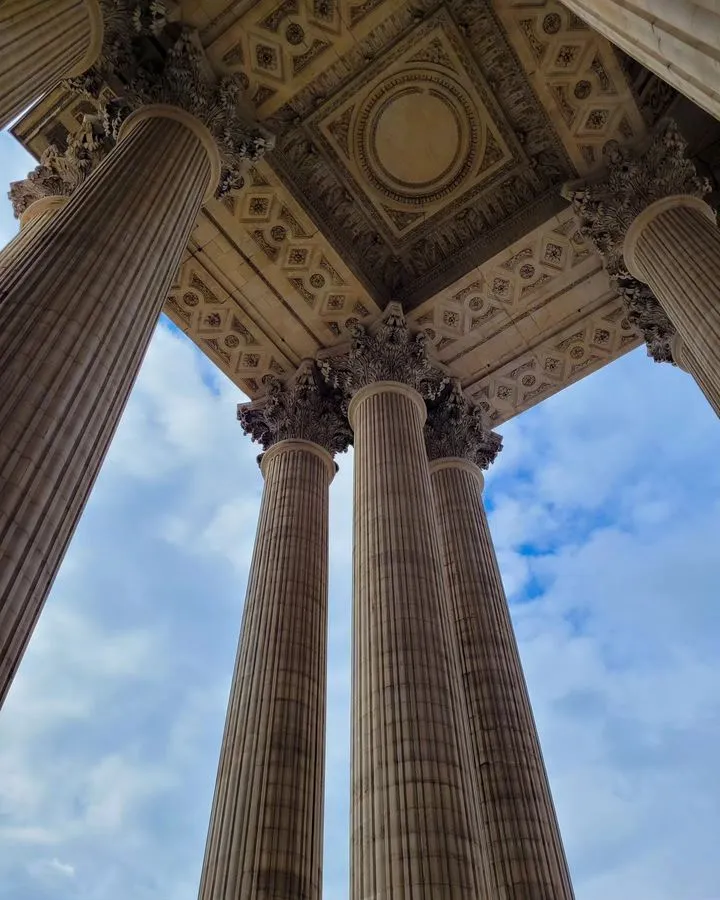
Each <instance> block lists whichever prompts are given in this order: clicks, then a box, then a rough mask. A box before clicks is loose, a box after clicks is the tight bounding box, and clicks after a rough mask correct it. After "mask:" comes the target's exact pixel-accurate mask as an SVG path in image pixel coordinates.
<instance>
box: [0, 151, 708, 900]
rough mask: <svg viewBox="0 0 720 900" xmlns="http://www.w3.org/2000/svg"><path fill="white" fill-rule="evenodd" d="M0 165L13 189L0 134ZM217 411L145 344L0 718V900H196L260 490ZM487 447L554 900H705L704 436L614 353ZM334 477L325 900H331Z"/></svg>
mask: <svg viewBox="0 0 720 900" xmlns="http://www.w3.org/2000/svg"><path fill="white" fill-rule="evenodd" d="M0 160H2V166H0V170H2V172H3V173H4V179H5V181H6V182H9V181H10V180H12V179H13V178H18V177H22V176H23V175H24V174H25V172H26V171H27V169H28V168H29V167H30V160H29V158H28V157H27V156H26V155H25V154H24V153H23V152H22V151H20V150H19V148H17V146H16V145H14V144H13V143H12V142H11V140H10V139H9V138H8V137H7V136H0ZM14 227H15V226H14V220H13V219H12V216H11V212H10V207H9V204H8V203H7V202H5V201H4V202H3V203H2V205H0V239H2V241H3V242H4V241H5V240H6V239H7V238H8V237H9V236H10V235H11V234H12V233H13V231H14ZM240 399H242V396H241V395H240V393H239V391H237V389H235V388H234V387H233V386H232V385H230V384H229V382H228V381H227V380H226V379H224V378H223V377H222V376H220V375H218V374H217V373H215V372H214V370H213V369H212V367H211V365H210V364H209V363H208V362H207V361H206V360H205V358H204V357H203V356H202V355H201V354H200V353H199V352H198V351H196V350H195V348H194V347H193V346H192V345H191V344H190V343H189V342H188V341H187V340H186V339H185V338H184V337H183V336H182V335H179V334H178V333H177V332H176V331H174V330H173V329H172V328H171V327H170V326H169V325H168V323H167V322H162V323H161V324H160V326H159V328H158V330H157V333H156V335H155V337H154V340H153V342H152V345H151V348H150V350H149V353H148V356H147V359H146V361H145V363H144V365H143V368H142V371H141V374H140V377H139V379H138V381H137V384H136V387H135V390H134V392H133V395H132V398H131V401H130V403H129V406H128V408H127V411H126V413H125V415H124V417H123V420H122V422H121V425H120V428H119V431H118V434H117V437H116V439H115V442H114V444H113V447H112V449H111V452H110V454H109V457H108V459H107V461H106V464H105V466H104V468H103V471H102V474H101V476H100V478H99V480H98V483H97V486H96V488H95V490H94V492H93V495H92V498H91V500H90V503H89V506H88V509H87V511H86V514H85V516H84V517H83V520H82V522H81V524H80V527H79V529H78V531H77V534H76V536H75V539H74V540H73V543H72V546H71V548H70V552H69V553H68V556H67V558H66V561H65V563H64V565H63V568H62V571H61V574H60V576H59V578H58V580H57V582H56V584H55V587H54V589H53V592H52V595H51V597H50V599H49V601H48V604H47V606H46V609H45V611H44V613H43V616H42V620H41V623H40V625H39V626H38V628H37V630H36V632H35V635H34V637H33V640H32V643H31V647H30V649H29V651H28V653H27V654H26V657H25V660H24V662H23V665H22V667H21V670H20V673H19V675H18V677H17V679H16V682H15V684H14V687H13V690H12V692H11V694H10V697H9V699H8V701H7V704H6V707H5V709H4V710H3V711H2V713H1V714H0V900H6V898H7V900H17V898H22V900H51V898H52V900H127V898H128V897H132V898H133V900H194V898H195V896H196V893H197V884H198V881H199V875H200V866H201V862H202V854H203V848H204V841H205V832H206V827H207V822H208V818H209V812H210V803H211V797H212V789H213V784H214V779H215V769H216V765H217V758H218V752H219V744H220V738H221V733H222V726H223V721H224V715H225V705H226V702H227V695H228V690H229V682H230V676H231V671H232V665H233V660H234V654H235V648H236V642H237V636H238V631H239V625H240V617H241V614H242V605H243V597H244V590H245V581H246V577H247V571H248V565H249V561H250V554H251V552H252V543H253V538H254V531H255V524H256V516H257V511H258V504H259V499H260V493H261V489H262V484H261V478H260V473H259V471H258V469H257V466H256V464H255V457H256V455H257V452H258V448H257V447H256V446H255V445H253V444H251V442H250V441H249V439H248V438H246V437H245V436H244V435H243V434H242V432H241V430H240V428H239V425H238V424H237V422H236V421H235V404H236V402H237V401H238V400H240ZM500 430H501V432H502V434H503V437H504V445H505V449H504V450H503V452H502V454H501V455H500V458H499V461H498V463H497V464H496V465H495V466H494V467H493V469H492V471H491V472H490V473H489V477H488V479H487V484H488V487H487V502H488V507H489V510H490V524H491V528H492V532H493V535H494V539H495V542H496V546H497V550H498V556H499V560H500V565H501V569H502V573H503V578H504V580H505V584H506V587H507V590H508V593H509V596H510V600H511V604H512V612H513V618H514V622H515V626H516V630H517V633H518V638H519V643H520V649H521V653H522V657H523V662H524V665H525V668H526V674H527V679H528V683H529V689H530V693H531V696H532V700H533V704H534V708H535V713H536V717H537V720H538V726H539V729H540V733H541V738H542V742H543V749H544V753H545V758H546V762H547V765H548V769H549V773H550V778H551V783H552V787H553V792H554V796H555V800H556V804H557V808H558V815H559V818H560V823H561V826H562V830H563V836H564V840H565V844H566V849H567V851H568V856H569V859H570V864H571V868H572V873H573V878H574V882H575V888H576V893H577V898H578V900H607V898H611V897H612V898H618V900H626V898H627V900H718V898H720V856H719V855H718V853H717V847H716V843H717V835H718V833H720V779H719V778H718V775H717V759H718V756H719V755H720V658H719V657H718V653H717V648H718V646H719V645H720V566H719V565H718V561H719V560H720V553H718V535H720V467H718V465H717V460H718V457H719V455H720V424H719V423H718V421H717V419H716V418H715V416H714V415H713V413H712V412H711V410H710V408H709V407H708V406H707V404H706V402H705V401H704V399H703V397H702V396H701V395H700V393H699V392H698V391H697V389H696V388H695V386H694V384H693V382H692V381H691V380H690V378H689V377H688V376H686V375H684V374H683V373H682V372H679V371H677V370H674V369H672V368H671V367H669V366H662V365H655V364H653V363H652V362H650V361H649V360H648V359H646V358H645V356H644V353H643V351H642V350H640V351H636V352H634V353H632V354H630V355H629V356H627V357H625V358H624V359H622V360H620V361H618V362H617V363H614V364H612V365H611V366H609V367H607V368H606V369H605V370H604V371H602V372H599V373H597V374H595V375H592V376H590V377H589V378H587V379H585V380H584V381H582V382H580V383H579V384H577V385H575V386H573V387H571V388H569V389H567V390H566V391H564V392H563V393H562V394H560V395H558V396H557V397H554V398H551V399H550V400H548V401H546V402H544V403H543V404H542V405H541V406H539V407H537V408H536V409H533V410H531V411H529V412H528V413H525V414H523V415H522V416H520V417H518V418H517V419H516V420H513V421H512V422H509V423H507V424H506V425H505V426H503V427H502V428H501V429H500ZM338 461H339V463H340V472H339V474H338V476H337V477H336V479H335V482H334V484H333V486H332V490H331V517H332V521H331V530H330V534H331V554H330V556H331V580H330V648H329V649H330V670H329V717H328V769H327V816H326V842H325V844H326V850H325V900H347V896H348V892H347V857H348V850H347V847H348V815H349V812H348V793H349V734H350V725H349V718H350V712H349V710H350V706H349V690H350V680H349V660H350V630H349V629H350V562H351V522H350V511H351V504H350V501H351V494H352V457H351V455H346V456H343V457H340V458H339V460H338Z"/></svg>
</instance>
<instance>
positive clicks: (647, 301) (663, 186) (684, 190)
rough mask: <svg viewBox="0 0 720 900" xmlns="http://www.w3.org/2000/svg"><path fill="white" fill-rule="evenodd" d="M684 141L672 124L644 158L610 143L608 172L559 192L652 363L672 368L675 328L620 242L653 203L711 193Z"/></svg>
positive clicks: (664, 126)
mask: <svg viewBox="0 0 720 900" xmlns="http://www.w3.org/2000/svg"><path fill="white" fill-rule="evenodd" d="M687 146H688V145H687V141H686V140H685V138H684V137H683V136H682V135H681V134H680V131H679V130H678V127H677V125H676V124H675V122H673V121H672V120H671V119H666V120H665V121H664V122H662V123H661V125H660V127H659V129H658V131H657V133H656V134H655V136H654V137H653V139H652V141H651V142H650V144H649V146H647V147H646V149H645V150H644V152H642V153H638V152H634V151H632V150H631V149H629V148H627V147H621V146H619V145H617V144H616V143H615V142H610V144H609V146H608V147H607V149H606V161H607V166H606V170H605V172H604V174H603V175H602V176H601V177H600V178H598V179H595V180H592V181H586V182H573V183H572V184H567V185H565V187H564V188H563V195H564V196H565V197H566V198H567V199H568V200H570V201H571V202H572V204H573V208H574V210H575V212H576V213H577V216H578V219H579V221H580V230H581V231H582V233H583V234H584V235H585V236H586V237H587V238H588V239H589V240H590V241H591V242H592V244H593V245H594V247H595V249H596V250H597V251H598V253H599V254H600V255H601V256H602V258H603V260H604V262H605V268H606V269H607V272H608V274H609V275H610V278H611V280H612V281H613V283H614V284H615V286H616V287H617V290H618V293H619V294H620V296H621V297H622V298H623V300H624V302H625V306H626V309H627V312H628V319H629V320H630V321H631V323H632V324H633V325H634V326H635V327H636V328H637V329H638V330H639V331H640V332H641V334H642V335H643V338H644V339H645V343H646V344H647V348H648V355H649V356H651V357H652V358H653V359H654V360H655V361H656V362H673V357H672V351H671V347H670V342H671V340H672V338H673V336H674V334H675V327H674V325H673V324H672V322H671V321H670V320H669V319H668V317H667V316H666V314H665V312H664V310H663V309H662V307H661V306H660V304H659V303H658V301H657V299H656V298H655V296H654V295H653V293H652V291H651V289H650V288H649V287H648V286H647V285H645V284H642V283H641V282H639V281H637V280H636V279H635V278H633V277H632V276H631V275H630V273H629V272H628V270H627V267H626V266H625V261H624V259H623V242H624V240H625V235H626V234H627V231H628V229H629V228H630V226H631V225H632V223H633V222H634V220H635V219H636V218H637V216H638V215H639V214H640V213H641V212H642V211H643V210H644V209H646V208H647V207H648V206H650V204H651V203H654V202H655V201H656V200H661V199H662V198H663V197H668V196H671V195H673V194H689V195H691V196H694V197H704V196H705V194H707V193H708V192H709V191H710V189H711V186H710V182H709V180H708V179H707V178H701V177H700V176H699V175H698V174H697V171H696V169H695V165H694V164H693V162H692V161H691V160H690V159H688V158H687V156H686V153H687Z"/></svg>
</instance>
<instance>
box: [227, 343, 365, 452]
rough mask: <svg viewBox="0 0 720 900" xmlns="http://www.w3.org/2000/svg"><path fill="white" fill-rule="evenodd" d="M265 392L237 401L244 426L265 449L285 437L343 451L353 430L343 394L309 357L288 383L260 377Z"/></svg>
mask: <svg viewBox="0 0 720 900" xmlns="http://www.w3.org/2000/svg"><path fill="white" fill-rule="evenodd" d="M263 380H264V382H265V384H266V386H267V393H266V394H265V395H264V396H263V397H260V398H259V399H258V400H254V401H252V402H251V403H241V404H239V405H238V410H237V416H238V420H239V422H240V424H241V425H242V428H243V430H244V431H245V433H246V434H249V435H250V436H251V437H252V439H253V440H254V441H257V442H258V443H259V444H261V445H262V448H263V450H268V449H269V448H270V447H272V445H273V444H277V443H278V442H279V441H285V440H304V441H312V442H313V443H314V444H318V445H319V446H321V447H324V448H325V449H326V450H327V451H328V452H329V453H331V454H333V455H334V454H335V453H343V452H344V451H345V450H347V448H348V447H349V446H350V444H351V443H352V430H351V428H350V425H349V423H348V421H347V417H346V415H345V411H344V409H343V402H342V398H341V397H340V395H339V394H338V392H337V391H335V390H333V389H332V388H331V387H329V386H328V385H327V384H326V383H325V381H324V380H323V378H322V377H321V376H320V373H319V372H318V369H317V366H316V365H315V363H314V362H313V361H312V360H304V361H303V362H302V363H301V365H300V367H299V369H298V370H297V372H296V373H295V375H294V376H293V378H292V379H290V381H289V382H288V383H287V384H283V383H282V382H281V381H280V380H279V379H277V378H275V377H274V376H267V377H266V378H265V379H263Z"/></svg>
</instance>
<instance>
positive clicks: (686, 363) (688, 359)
mask: <svg viewBox="0 0 720 900" xmlns="http://www.w3.org/2000/svg"><path fill="white" fill-rule="evenodd" d="M672 352H673V357H674V359H675V363H676V365H677V366H678V368H680V369H682V370H683V372H687V373H688V375H692V377H693V378H694V379H695V383H696V384H697V386H698V387H699V388H700V390H701V391H702V392H703V394H705V399H706V400H707V402H708V403H709V404H710V406H712V408H713V410H714V411H715V414H716V415H717V416H720V381H718V380H717V379H715V380H714V381H711V380H710V379H709V377H708V373H706V372H705V371H704V370H703V369H701V368H700V366H699V365H698V363H697V360H696V359H695V357H694V356H693V355H692V353H691V352H690V351H689V350H688V348H687V347H686V346H685V344H684V343H683V340H682V338H681V337H680V335H679V334H676V335H675V338H674V339H673V347H672ZM709 374H711V375H716V374H717V373H716V372H711V373H709Z"/></svg>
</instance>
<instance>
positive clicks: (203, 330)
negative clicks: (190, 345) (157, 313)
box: [163, 256, 295, 397]
mask: <svg viewBox="0 0 720 900" xmlns="http://www.w3.org/2000/svg"><path fill="white" fill-rule="evenodd" d="M163 311H164V312H165V313H166V314H167V315H168V316H169V318H170V319H172V321H173V322H174V323H175V324H176V325H177V326H178V328H180V329H181V330H182V331H184V332H185V333H186V334H187V335H188V337H190V338H192V340H193V341H194V342H195V343H196V344H197V345H198V346H199V347H200V349H201V350H202V351H203V352H204V353H206V354H207V355H208V356H209V357H210V359H211V360H212V361H213V362H214V363H215V365H217V366H218V368H220V369H222V371H223V372H224V373H225V374H226V375H227V376H228V377H229V378H230V380H231V381H233V382H234V383H235V384H237V385H238V387H240V388H241V389H242V390H243V391H245V393H246V394H248V396H250V397H255V396H257V394H258V393H260V392H261V390H262V385H263V378H264V377H265V376H267V375H274V376H275V377H276V378H281V379H283V378H286V377H288V376H289V375H290V374H291V373H292V372H293V371H294V369H295V367H294V366H293V365H292V363H291V362H290V361H289V360H288V359H287V358H286V357H285V356H284V355H283V354H282V353H281V352H280V351H279V350H278V348H277V347H275V346H274V345H273V344H272V343H271V342H270V341H269V340H268V338H267V336H266V335H265V334H264V333H263V332H262V331H261V330H260V329H259V328H258V327H257V326H256V325H255V324H254V323H253V322H251V321H250V320H249V319H248V317H247V316H246V315H245V314H244V313H243V311H242V310H241V309H240V308H239V307H238V305H237V304H236V303H235V302H234V301H233V299H232V298H231V297H230V295H229V294H228V293H227V292H226V291H225V290H223V288H222V287H221V286H220V285H219V284H218V283H217V281H215V279H214V278H213V277H212V276H211V275H210V273H209V272H208V271H207V270H206V269H205V268H204V267H203V266H202V265H201V264H200V263H199V262H198V261H197V260H196V259H194V258H193V257H191V256H188V257H186V259H185V260H184V261H183V263H182V265H181V266H180V270H179V272H178V277H177V279H176V280H175V284H174V285H173V286H172V288H171V290H170V293H169V294H168V298H167V300H166V301H165V308H164V310H163Z"/></svg>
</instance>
